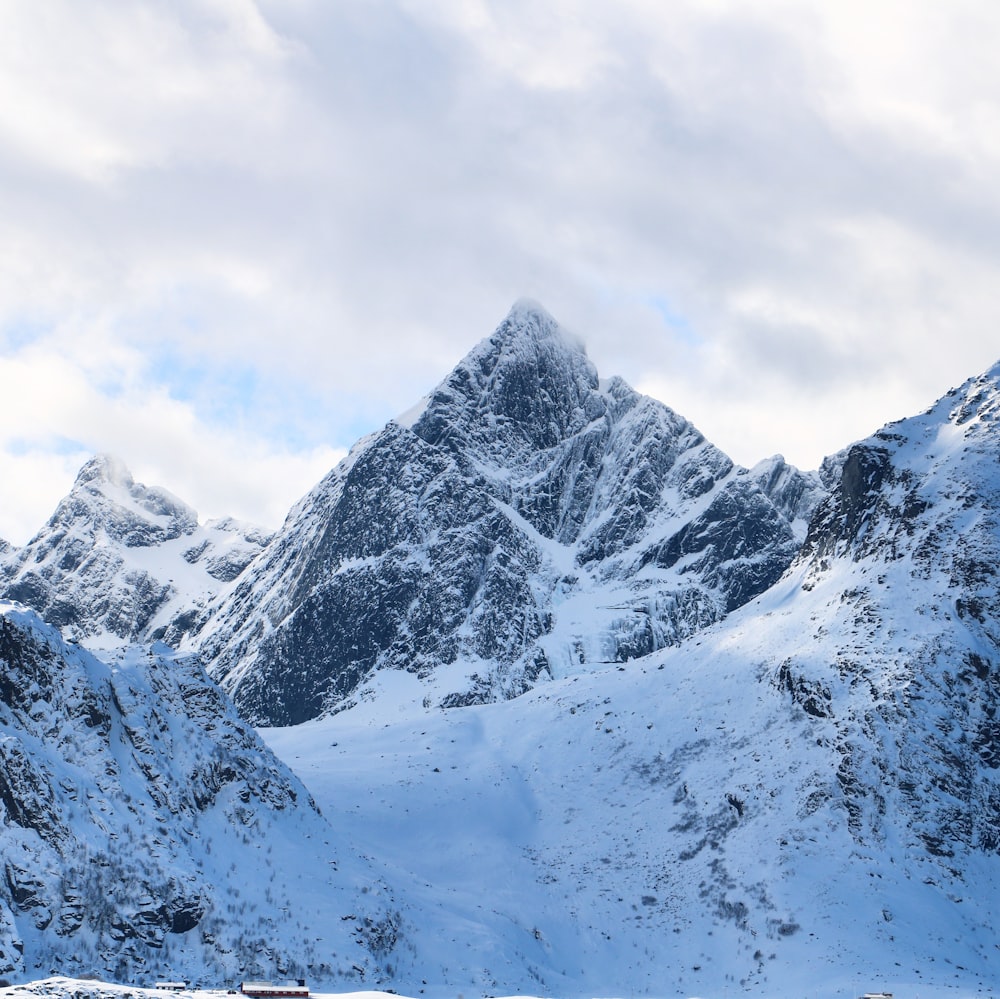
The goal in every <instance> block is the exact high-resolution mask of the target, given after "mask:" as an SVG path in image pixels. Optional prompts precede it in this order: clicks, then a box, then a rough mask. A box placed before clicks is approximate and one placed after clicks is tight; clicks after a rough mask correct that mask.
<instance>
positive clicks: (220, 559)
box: [0, 455, 270, 645]
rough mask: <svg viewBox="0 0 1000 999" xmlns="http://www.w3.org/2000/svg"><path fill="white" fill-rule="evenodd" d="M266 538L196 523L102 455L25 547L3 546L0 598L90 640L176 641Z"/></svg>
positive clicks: (228, 525)
mask: <svg viewBox="0 0 1000 999" xmlns="http://www.w3.org/2000/svg"><path fill="white" fill-rule="evenodd" d="M269 540H270V535H269V534H268V533H267V532H265V531H263V530H261V529H260V528H256V527H252V526H251V525H248V524H241V523H239V522H237V521H234V520H220V521H212V522H209V523H208V524H206V525H204V526H200V525H199V524H198V517H197V514H196V513H195V511H194V510H192V509H191V508H190V507H188V506H187V505H186V504H184V503H182V502H181V501H180V500H179V499H177V498H176V497H175V496H172V495H171V494H170V493H168V492H167V491H166V490H164V489H159V488H150V487H147V486H144V485H142V484H141V483H137V482H135V481H134V480H133V478H132V475H131V474H130V473H129V471H128V469H127V468H126V467H125V466H124V465H123V464H122V463H121V462H120V461H119V460H117V459H115V458H113V457H111V456H109V455H100V456H98V457H95V458H93V459H91V460H90V461H89V462H87V464H86V465H84V467H83V468H82V469H81V470H80V473H79V474H78V476H77V478H76V482H75V483H74V485H73V488H72V490H71V491H70V494H69V495H68V496H67V497H66V498H65V499H64V500H63V501H62V502H61V503H60V504H59V506H58V507H57V509H56V511H55V513H54V514H53V515H52V517H51V518H50V519H49V522H48V523H47V524H46V525H45V526H44V527H43V528H42V529H41V531H39V532H38V534H36V535H35V537H34V538H32V539H31V541H29V542H28V544H27V545H25V546H24V547H23V548H21V549H9V550H8V551H6V552H3V551H0V596H3V597H4V598H6V599H8V600H17V601H20V602H21V603H24V604H27V605H28V606H30V607H32V608H34V609H35V610H37V611H38V613H39V614H41V615H42V617H43V618H44V619H45V620H46V621H48V622H49V623H50V624H53V625H56V626H57V627H60V628H62V629H64V633H66V634H67V635H70V636H72V637H73V638H75V639H79V640H81V641H85V642H87V643H88V644H96V645H100V644H110V645H116V644H119V643H120V642H121V641H123V640H124V641H128V642H134V641H150V640H158V639H164V640H165V641H167V642H168V643H170V644H171V645H177V644H178V643H179V642H180V641H181V639H182V637H183V635H184V633H185V631H186V629H188V628H190V626H191V624H192V622H193V621H194V619H195V617H196V615H197V612H199V611H200V610H201V609H202V608H203V607H204V606H205V605H206V604H207V603H208V601H209V600H210V599H211V598H212V597H214V596H215V595H216V594H217V593H218V592H219V591H220V590H221V589H222V588H223V584H225V583H227V582H229V581H230V580H232V579H233V578H235V577H236V576H237V575H239V573H240V572H241V571H242V570H243V569H244V568H245V567H246V565H247V564H248V563H249V562H250V561H251V559H252V558H253V557H254V556H255V555H257V554H259V553H260V551H261V550H262V549H263V548H264V546H265V545H266V544H267V542H268V541H269Z"/></svg>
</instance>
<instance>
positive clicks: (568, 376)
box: [191, 302, 825, 724]
mask: <svg viewBox="0 0 1000 999" xmlns="http://www.w3.org/2000/svg"><path fill="white" fill-rule="evenodd" d="M824 494H825V490H824V488H823V486H822V484H821V482H820V479H819V477H818V476H816V475H805V474H803V473H801V472H798V471H797V470H795V469H793V468H791V467H790V466H788V465H786V464H785V463H784V462H783V461H781V460H780V459H772V460H771V461H770V462H769V463H765V465H763V466H761V467H759V468H758V469H757V470H755V471H753V472H749V471H747V470H746V469H742V468H737V467H735V466H734V465H733V463H732V461H731V460H730V459H729V458H727V457H726V456H725V455H724V454H723V453H722V452H721V451H719V450H718V449H717V448H716V447H714V446H713V445H712V444H710V443H709V442H707V441H706V440H705V439H704V437H702V435H701V434H700V433H699V432H698V431H697V430H696V429H695V428H694V427H693V426H692V425H691V424H690V423H688V422H687V421H686V420H684V419H683V418H682V417H680V416H678V415H677V414H676V413H674V412H673V411H672V410H670V409H668V408H667V407H666V406H664V405H662V404H661V403H658V402H656V401H654V400H653V399H650V398H647V397H644V396H641V395H639V394H638V393H636V392H634V391H633V390H632V389H630V388H629V387H628V386H627V385H625V383H624V382H622V381H621V380H620V379H612V380H610V381H608V382H602V381H600V380H599V378H598V375H597V372H596V371H595V369H594V367H593V365H592V364H591V363H590V361H589V360H588V358H587V356H586V353H585V351H584V349H583V347H582V345H581V344H579V343H578V342H576V341H575V340H574V339H573V338H572V337H570V336H569V335H568V334H567V333H566V332H565V331H563V330H562V329H561V328H560V327H559V326H558V324H557V323H556V322H555V320H553V319H552V317H551V316H549V315H548V314H547V313H545V312H544V311H543V310H542V309H541V308H540V307H538V306H536V305H534V304H532V303H527V302H522V303H518V304H517V305H516V306H515V307H514V309H513V310H512V311H511V313H510V314H509V315H508V316H507V318H506V319H505V320H504V322H503V323H502V324H501V325H500V327H499V328H498V329H497V331H496V332H495V333H494V334H493V335H492V336H491V337H489V338H488V339H486V340H484V341H483V342H482V343H481V344H479V346H478V347H476V348H475V349H474V350H473V351H472V352H471V353H470V354H469V355H468V356H467V357H466V358H465V359H464V360H463V361H462V362H461V363H460V364H459V365H458V366H457V367H456V368H455V370H454V371H453V372H452V374H451V375H450V376H449V377H448V378H447V379H445V381H444V382H442V383H441V385H439V386H438V388H437V389H436V390H435V391H434V392H432V393H431V395H430V396H428V397H427V398H426V399H425V400H423V402H421V403H420V405H418V406H417V407H416V408H415V409H414V410H412V411H410V412H409V413H407V414H406V415H405V416H404V417H401V418H400V419H398V420H395V421H392V422H390V423H389V424H388V425H387V426H386V427H385V428H384V429H383V430H381V431H379V432H378V433H376V434H373V435H372V436H370V437H368V438H365V439H364V440H362V441H361V442H359V443H358V445H356V447H355V448H354V449H353V451H352V452H351V454H350V455H349V456H348V457H347V458H346V459H345V460H344V461H343V462H342V463H341V464H340V465H338V466H337V468H335V469H334V470H333V471H332V472H331V473H330V474H329V475H328V476H327V477H326V478H325V479H324V480H323V482H321V483H320V484H319V485H318V486H317V487H316V488H315V489H314V490H313V491H312V492H311V493H310V494H309V495H308V496H306V497H305V498H304V499H303V500H302V501H301V502H300V503H299V504H298V505H297V506H296V507H295V508H294V509H293V510H292V512H291V514H290V515H289V517H288V519H287V521H286V523H285V525H284V527H283V528H282V530H281V531H280V532H279V534H278V535H277V536H276V538H275V539H274V541H273V542H272V544H271V545H270V546H269V547H268V548H267V549H266V550H265V551H264V552H263V553H262V554H261V556H259V557H258V559H257V560H256V561H255V562H254V563H253V564H252V565H251V566H250V567H248V569H247V571H246V572H245V573H244V574H243V575H242V576H241V577H240V579H239V580H238V581H237V582H236V583H235V584H234V586H233V587H232V588H231V590H230V592H229V593H228V594H227V595H225V597H224V598H223V599H222V600H221V602H220V604H219V605H218V607H216V608H213V612H212V614H211V616H210V617H209V618H208V620H207V624H206V626H205V627H204V629H203V630H202V631H201V633H200V634H199V636H198V638H197V642H196V644H192V645H191V647H197V648H198V649H199V651H200V652H201V653H202V655H203V656H204V657H205V658H206V661H207V662H208V664H209V670H210V672H211V673H212V675H213V676H215V677H216V678H217V679H219V681H220V682H221V683H222V685H223V687H224V688H225V689H226V690H227V691H228V692H229V693H230V694H231V695H232V696H233V698H234V699H235V701H236V703H237V704H238V706H239V707H240V709H241V711H243V712H244V714H245V715H246V716H247V717H249V718H251V719H253V720H254V721H256V722H262V723H265V724H288V723H295V722H300V721H303V720H305V719H308V718H313V717H316V716H318V715H321V714H323V713H324V712H328V711H331V710H335V709H338V708H340V707H342V706H344V705H345V704H348V703H351V702H352V700H353V699H355V698H356V697H357V696H361V691H362V690H363V685H364V684H365V682H366V681H367V680H369V679H370V678H371V677H373V676H374V675H375V674H376V673H378V672H379V671H380V670H383V669H404V670H407V671H409V672H412V673H415V674H416V675H418V676H419V677H421V679H422V680H424V681H425V687H426V689H425V690H424V692H423V695H422V696H423V697H426V698H427V699H428V700H429V701H430V702H432V703H435V704H441V705H444V706H455V705H460V704H469V703H480V702H487V701H493V700H498V699H504V698H507V697H511V696H515V695H517V694H520V693H522V692H523V691H524V690H526V689H528V688H530V687H531V686H532V685H533V684H534V683H535V682H536V681H537V680H538V678H539V677H541V676H544V677H546V678H551V677H558V676H564V675H567V674H569V673H572V672H574V671H577V670H580V669H582V668H592V667H593V665H594V664H601V663H607V662H621V661H625V660H628V659H633V658H635V657H637V656H641V655H645V654H648V653H650V652H652V651H654V650H656V649H659V648H662V647H665V646H668V645H673V644H676V643H677V642H679V641H681V640H683V639H684V638H686V637H687V636H689V635H691V634H693V633H695V632H697V631H698V630H699V629H701V628H703V627H705V626H706V625H708V624H710V623H712V622H714V621H717V620H719V619H721V618H722V617H724V616H725V614H726V613H728V612H729V611H731V610H732V609H733V608H735V607H738V606H740V605H741V604H743V603H745V602H746V601H747V600H749V599H751V598H752V597H754V596H755V595H757V594H758V593H760V592H762V591H763V590H765V589H766V588H767V587H768V586H770V585H771V584H772V583H774V582H775V580H777V579H778V578H779V577H780V575H781V573H782V572H783V571H784V570H785V569H786V568H787V566H788V565H789V563H790V562H791V560H792V558H793V557H794V555H795V553H796V552H797V550H798V548H799V545H800V543H801V540H802V535H803V533H804V529H805V520H806V518H807V517H808V514H809V512H810V510H811V508H812V507H813V506H814V505H815V503H816V502H817V501H818V499H819V498H821V497H822V495H824Z"/></svg>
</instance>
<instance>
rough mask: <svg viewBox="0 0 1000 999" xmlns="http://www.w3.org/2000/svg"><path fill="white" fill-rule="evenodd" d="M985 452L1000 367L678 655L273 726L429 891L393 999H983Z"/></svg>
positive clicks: (996, 855)
mask: <svg viewBox="0 0 1000 999" xmlns="http://www.w3.org/2000/svg"><path fill="white" fill-rule="evenodd" d="M998 432H1000V365H998V366H997V367H996V368H994V369H992V370H991V371H989V372H987V373H986V374H985V375H983V376H982V377H979V378H975V379H972V380H971V381H970V382H968V383H967V384H966V385H964V386H963V387H961V388H960V389H958V390H956V391H954V392H952V393H950V394H949V395H947V396H946V397H944V398H943V399H942V400H940V401H939V402H938V403H937V404H935V405H934V406H933V407H932V408H931V409H930V410H928V412H927V413H925V414H923V415H921V416H918V417H914V418H912V419H908V420H904V421H902V422H900V423H896V424H892V425H890V426H888V427H886V428H884V429H883V430H881V431H879V432H878V433H876V434H875V435H873V436H872V437H871V438H869V439H868V440H865V441H862V442H860V443H858V444H856V445H854V446H853V447H851V448H849V449H847V450H846V451H845V452H843V453H842V454H841V455H840V456H838V457H837V459H835V460H833V461H831V462H829V463H828V464H827V466H826V470H825V474H828V475H831V476H834V479H833V480H832V485H833V488H832V491H831V494H830V496H829V498H828V499H826V500H825V501H824V502H823V503H822V504H821V505H820V507H819V508H818V509H817V510H816V512H815V514H814V516H813V518H812V521H811V524H810V528H809V532H808V537H807V539H806V542H805V544H804V546H803V548H802V551H801V553H800V555H799V556H798V557H797V558H796V560H795V561H794V563H793V564H792V565H791V566H790V567H789V568H788V570H787V571H786V572H785V574H784V575H783V576H782V578H781V579H780V580H779V581H778V582H777V583H775V584H774V585H773V586H771V587H770V588H769V589H768V590H767V591H765V592H764V593H762V594H760V595H759V596H758V597H756V598H755V599H754V600H752V601H750V602H749V603H747V604H746V605H744V606H743V607H741V608H739V609H737V610H735V611H733V612H732V613H731V614H730V615H729V616H727V617H726V618H725V619H724V620H723V621H721V622H718V623H716V624H715V625H713V626H710V627H708V628H706V629H704V630H703V631H701V632H700V633H698V634H697V635H695V636H693V637H692V638H691V639H689V640H688V641H687V642H685V643H683V644H682V645H680V646H679V647H673V648H669V649H664V650H661V651H658V652H656V653H653V654H652V655H649V656H646V657H643V658H639V659H636V660H634V661H632V662H629V663H626V664H622V665H620V666H618V667H614V668H612V669H610V670H609V671H607V672H602V673H582V674H578V675H574V676H571V677H567V678H565V679H563V680H559V681H556V682H553V683H550V684H546V685H541V686H539V687H537V688H536V689H534V690H532V691H530V692H528V693H526V694H525V695H523V696H522V697H520V698H518V699H517V700H516V701H510V702H507V703H503V704H491V705H482V706H470V707H467V708H465V709H462V710H460V711H440V710H435V709H421V708H420V707H419V703H418V702H417V699H416V697H415V692H417V691H419V689H420V683H419V680H418V679H417V678H416V677H414V676H412V675H410V674H406V673H403V672H396V673H382V674H380V675H379V676H377V677H376V678H374V680H373V682H372V686H373V687H374V688H375V689H376V695H375V696H374V697H373V698H372V699H371V700H370V701H369V702H364V703H359V704H357V705H355V706H354V707H353V708H351V709H350V710H346V711H343V712H341V713H339V714H336V715H333V716H329V717H326V718H324V719H321V720H318V721H316V722H312V723H309V724H306V725H301V726H297V727H292V728H287V729H270V730H265V731H264V734H265V735H266V737H267V739H268V740H269V742H270V744H271V745H272V746H273V747H274V748H275V749H276V751H278V753H279V755H282V756H284V757H285V758H288V759H293V758H294V759H296V760H297V763H296V766H297V768H298V772H299V773H300V775H301V776H302V777H303V779H304V781H305V782H306V784H307V785H308V786H309V787H310V789H311V790H312V792H313V793H314V794H315V795H316V797H317V800H318V801H319V802H320V803H321V804H323V803H326V802H334V801H351V802H354V803H355V804H354V805H353V807H351V808H350V809H348V810H347V811H346V812H345V813H344V815H343V819H342V828H343V830H344V831H345V832H346V833H348V834H350V835H352V836H355V837H358V838H359V839H363V840H364V841H365V842H367V843H369V844H370V846H371V849H372V852H373V853H374V854H376V855H377V856H379V857H380V858H381V860H382V862H383V863H385V864H386V865H387V868H388V869H389V870H392V871H393V872H394V878H393V881H394V885H395V886H396V888H397V891H399V892H400V894H401V896H405V897H407V898H411V899H412V898H414V897H416V898H420V891H421V889H423V892H424V898H423V904H422V905H421V906H420V907H419V909H417V910H416V911H412V910H404V911H403V913H402V921H401V931H402V932H404V933H406V934H407V935H408V939H409V940H410V941H411V943H412V944H413V947H414V949H415V952H416V957H415V959H414V961H413V962H412V964H411V963H408V962H406V961H405V960H404V961H401V962H400V968H399V979H398V987H399V988H400V990H401V991H403V992H406V991H407V990H408V989H410V988H412V987H413V982H414V977H415V976H417V975H418V974H420V973H421V969H422V973H423V976H424V977H427V975H428V972H427V969H428V968H437V969H440V971H439V974H440V975H441V978H440V979H439V980H438V985H439V988H438V992H439V994H442V995H444V994H448V990H449V989H451V990H452V992H454V991H455V990H458V989H470V990H473V991H478V992H481V993H483V994H491V993H493V994H507V993H511V992H513V993H516V992H519V991H520V992H524V991H529V992H531V993H532V994H545V995H560V996H587V995H608V994H617V995H621V994H626V993H627V994H630V995H718V994H734V993H735V992H737V991H740V992H741V993H744V994H753V995H764V996H781V997H784V996H789V995H850V996H857V995H860V994H861V993H863V992H865V991H882V990H885V991H890V992H895V994H896V995H921V996H925V995H934V994H941V995H952V994H953V995H956V996H973V995H981V994H996V991H997V988H998V985H1000V949H998V946H997V941H996V903H997V899H998V897H1000V833H998V830H1000V630H998V628H997V621H998V620H1000V606H998V600H1000V597H998V590H997V584H996V572H997V565H998V564H1000V523H998V514H997V511H998V510H1000V467H998V464H997V439H998ZM401 821H405V823H406V830H407V834H406V835H402V834H401V830H400V822H401ZM951 990H954V992H952V991H951ZM411 994H412V993H411Z"/></svg>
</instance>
